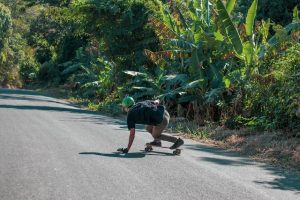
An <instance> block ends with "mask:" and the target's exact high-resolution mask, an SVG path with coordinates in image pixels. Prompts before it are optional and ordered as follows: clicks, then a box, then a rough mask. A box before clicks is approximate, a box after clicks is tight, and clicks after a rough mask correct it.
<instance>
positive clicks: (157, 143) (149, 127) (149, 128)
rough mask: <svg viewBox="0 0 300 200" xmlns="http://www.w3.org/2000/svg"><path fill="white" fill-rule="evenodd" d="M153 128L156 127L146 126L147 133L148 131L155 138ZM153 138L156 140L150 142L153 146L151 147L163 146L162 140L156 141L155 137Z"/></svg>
mask: <svg viewBox="0 0 300 200" xmlns="http://www.w3.org/2000/svg"><path fill="white" fill-rule="evenodd" d="M153 127H154V126H152V125H146V126H145V129H146V131H147V132H148V133H150V134H151V135H152V136H153V134H152V132H153ZM153 138H154V140H153V141H152V142H149V144H151V145H156V146H161V141H160V139H156V138H155V137H153Z"/></svg>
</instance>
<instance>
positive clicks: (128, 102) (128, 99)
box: [122, 96, 135, 108]
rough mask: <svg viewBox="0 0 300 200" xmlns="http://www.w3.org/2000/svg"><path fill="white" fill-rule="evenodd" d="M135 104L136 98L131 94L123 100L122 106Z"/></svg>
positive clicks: (127, 106)
mask: <svg viewBox="0 0 300 200" xmlns="http://www.w3.org/2000/svg"><path fill="white" fill-rule="evenodd" d="M134 104H135V102H134V99H133V98H132V97H130V96H126V97H125V98H124V99H123V101H122V106H123V107H126V108H129V107H131V106H133V105H134Z"/></svg>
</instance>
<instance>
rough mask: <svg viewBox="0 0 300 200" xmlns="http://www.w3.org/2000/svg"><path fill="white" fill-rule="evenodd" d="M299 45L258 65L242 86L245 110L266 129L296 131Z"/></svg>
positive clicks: (299, 99) (299, 123) (298, 127)
mask: <svg viewBox="0 0 300 200" xmlns="http://www.w3.org/2000/svg"><path fill="white" fill-rule="evenodd" d="M299 52H300V44H295V45H294V46H291V47H289V48H288V49H287V50H286V51H284V52H282V53H281V54H279V55H278V56H276V57H273V58H271V59H267V60H266V61H264V62H262V63H261V64H260V65H259V67H258V71H260V72H261V73H260V74H256V75H253V77H252V80H251V81H250V83H249V84H248V85H247V87H246V101H245V103H246V105H245V106H246V109H247V110H248V111H250V113H251V114H250V115H251V116H255V117H257V120H256V121H258V122H257V123H258V124H260V126H263V127H265V128H267V129H288V130H291V131H299V130H300V114H299V109H300V84H299V82H300V53H299Z"/></svg>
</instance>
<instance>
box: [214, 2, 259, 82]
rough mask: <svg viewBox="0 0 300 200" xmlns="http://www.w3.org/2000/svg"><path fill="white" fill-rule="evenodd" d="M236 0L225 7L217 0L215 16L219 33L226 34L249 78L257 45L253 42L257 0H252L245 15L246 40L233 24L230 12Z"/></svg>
mask: <svg viewBox="0 0 300 200" xmlns="http://www.w3.org/2000/svg"><path fill="white" fill-rule="evenodd" d="M235 3H236V1H234V0H231V1H229V2H228V4H227V7H225V5H224V4H223V2H222V1H221V0H217V3H216V7H217V12H218V14H219V16H218V17H217V21H218V24H219V26H220V29H221V33H222V34H223V35H225V36H226V38H227V39H228V41H229V43H230V44H231V45H232V46H233V49H234V52H235V55H236V56H237V57H238V58H240V59H241V60H243V61H244V64H245V67H246V70H245V75H246V79H247V78H249V76H250V72H251V66H252V65H253V63H254V62H255V61H256V60H257V54H258V45H257V44H256V43H255V38H254V36H255V33H254V31H253V29H254V21H255V18H256V12H257V4H258V0H254V1H253V2H252V4H251V6H250V8H249V10H248V13H247V17H246V24H245V29H246V36H247V37H246V41H242V39H241V36H240V34H239V32H238V31H237V29H236V27H235V26H234V24H233V22H232V20H231V18H230V13H231V11H232V9H233V8H234V4H235Z"/></svg>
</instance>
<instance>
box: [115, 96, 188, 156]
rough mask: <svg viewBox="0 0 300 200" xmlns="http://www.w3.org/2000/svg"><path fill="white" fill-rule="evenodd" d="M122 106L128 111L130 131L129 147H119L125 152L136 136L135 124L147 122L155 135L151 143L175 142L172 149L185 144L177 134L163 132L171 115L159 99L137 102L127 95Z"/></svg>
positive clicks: (150, 130) (155, 144) (147, 127)
mask: <svg viewBox="0 0 300 200" xmlns="http://www.w3.org/2000/svg"><path fill="white" fill-rule="evenodd" d="M122 106H123V109H124V110H125V112H127V126H128V130H129V131H130V134H129V141H128V146H127V148H121V149H119V150H120V151H121V152H123V153H128V151H129V150H130V147H131V145H132V143H133V140H134V137H135V125H136V124H145V125H146V126H145V128H146V130H147V131H148V132H149V133H150V134H151V135H152V136H153V138H154V140H153V141H152V142H150V143H149V144H150V145H153V146H161V140H164V141H168V142H172V143H174V144H173V145H172V146H171V147H170V149H177V148H178V147H179V146H181V145H183V143H184V142H183V140H182V139H181V138H177V137H175V136H171V135H168V134H164V133H162V132H163V130H164V129H165V128H166V127H167V126H168V124H169V120H170V115H169V113H168V111H167V110H166V109H165V107H164V106H162V105H159V101H158V100H155V101H150V100H147V101H142V102H138V103H135V102H134V99H133V98H132V97H130V96H126V97H125V98H124V99H123V101H122Z"/></svg>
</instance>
